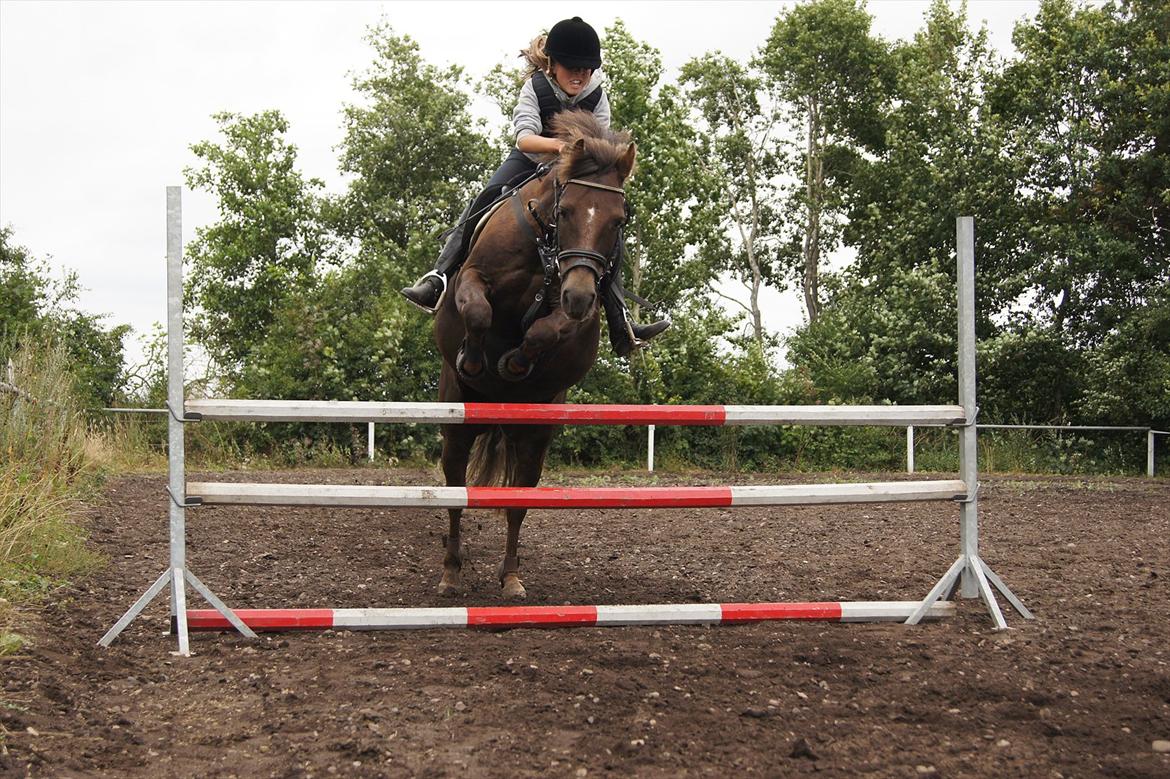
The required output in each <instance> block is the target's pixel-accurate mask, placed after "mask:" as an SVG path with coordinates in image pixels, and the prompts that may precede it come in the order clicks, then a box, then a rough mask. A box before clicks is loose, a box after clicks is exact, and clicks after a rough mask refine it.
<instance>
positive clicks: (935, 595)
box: [904, 557, 967, 625]
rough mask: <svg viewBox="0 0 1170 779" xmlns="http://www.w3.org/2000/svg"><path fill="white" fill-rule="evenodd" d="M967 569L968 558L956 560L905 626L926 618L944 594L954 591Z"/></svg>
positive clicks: (915, 623)
mask: <svg viewBox="0 0 1170 779" xmlns="http://www.w3.org/2000/svg"><path fill="white" fill-rule="evenodd" d="M966 567H967V558H966V557H960V558H959V559H958V560H955V562H953V563H951V567H950V568H948V569H947V572H946V573H944V574H943V577H942V578H941V579H939V580H938V582H937V583H936V584H935V585H934V587H932V588H931V589H930V592H929V593H928V594H927V596H926V598H924V599H923V601H922V603H921V604H920V605H919V606H918V608H917V609H915V610H914V613H913V614H911V615H910V616H909V618H907V620H906V622H905V623H904V624H906V625H917V624H918V623H919V622H920V621H921V620H922V618H923V617H925V616H926V612H928V611H930V607H931V606H933V605H934V604H935V601H937V600H938V599H939V598H940V597H942V595H943V593H944V592H946V593H950V592H952V591H953V590H954V587H955V584H956V582H958V580H959V574H961V573H962V572H963V569H964V568H966Z"/></svg>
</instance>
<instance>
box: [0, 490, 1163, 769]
mask: <svg viewBox="0 0 1170 779" xmlns="http://www.w3.org/2000/svg"><path fill="white" fill-rule="evenodd" d="M213 478H224V477H222V476H215V477H213ZM226 478H229V479H233V478H234V479H242V480H243V479H246V480H272V481H318V482H319V481H330V482H338V483H356V482H359V481H360V482H366V483H383V484H393V483H410V484H433V483H437V479H436V477H435V475H434V474H433V473H431V472H425V471H406V470H396V471H381V470H371V469H366V470H359V471H352V472H346V471H326V472H297V473H271V474H229V475H227V477H226ZM723 478H725V479H727V478H730V477H723ZM853 478H855V479H861V478H870V477H868V476H867V477H860V476H858V475H853ZM872 478H883V477H882V476H874V477H872ZM885 478H889V477H888V476H887V477H885ZM895 478H896V477H895ZM701 479H702V480H700V477H695V478H689V477H686V476H659V477H657V478H656V479H654V480H648V479H647V478H645V477H644V475H643V476H641V477H640V476H638V475H637V474H625V473H620V474H613V475H612V476H609V477H603V476H599V475H597V474H596V473H594V474H588V475H587V474H573V473H560V474H554V475H553V477H552V478H551V480H550V481H548V482H546V483H558V482H559V483H577V484H581V483H591V484H607V483H615V482H618V483H657V484H673V483H678V484H684V483H686V484H691V483H695V484H697V483H720V482H718V481H711V477H710V476H704V477H701ZM804 480H807V479H804ZM821 480H824V481H832V480H834V479H833V478H832V477H829V476H825V477H824V478H823V479H821ZM749 481H751V482H754V483H766V482H769V481H771V482H784V481H792V479H777V478H769V477H756V478H754V479H745V478H743V477H737V478H736V483H747V482H749ZM723 483H730V482H729V481H723ZM166 509H167V498H166V493H165V492H164V478H163V477H161V476H140V477H132V478H126V479H122V480H119V481H115V482H112V483H110V484H109V485H108V490H107V493H106V496H105V500H104V505H103V506H102V507H101V508H99V509H98V510H95V511H94V512H93V514H92V516H91V517H90V518H89V521H90V522H91V524H92V539H91V543H92V545H93V547H94V548H95V549H97V550H98V551H100V552H101V553H102V554H104V555H105V556H106V557H107V558H108V560H109V565H108V567H106V568H104V569H103V570H101V571H99V572H98V573H96V574H94V575H93V576H92V577H90V578H88V579H86V580H83V581H78V582H76V583H75V584H74V585H73V586H71V587H70V588H69V589H67V590H65V591H64V592H62V593H61V594H60V598H59V599H58V600H57V602H56V603H55V604H53V605H52V606H50V607H47V608H45V609H44V610H43V611H42V612H41V613H39V614H38V615H37V616H36V619H37V624H36V625H35V626H34V628H35V629H34V634H33V635H34V643H33V644H32V645H31V646H30V647H28V648H27V649H26V650H25V652H24V653H23V654H22V655H20V656H18V657H15V658H11V659H7V660H5V661H3V662H0V670H2V672H3V689H2V691H0V726H2V727H3V728H4V730H5V731H6V733H4V740H3V742H2V745H3V746H2V747H0V774H4V775H12V776H24V775H31V776H82V775H84V776H91V775H108V776H325V775H331V774H336V775H345V776H423V777H438V776H448V775H458V776H466V777H481V776H484V777H516V776H554V777H555V776H566V777H581V776H649V777H658V776H663V777H665V776H671V777H673V776H719V777H725V776H739V775H749V774H750V775H762V776H794V775H805V774H819V775H824V776H855V775H868V776H877V777H884V776H903V777H930V776H939V777H954V776H980V777H992V776H1025V777H1031V776H1036V777H1059V776H1065V777H1073V776H1077V777H1081V776H1116V777H1131V778H1132V777H1166V776H1170V754H1164V753H1160V752H1158V751H1156V750H1155V745H1154V742H1156V741H1166V740H1170V666H1168V662H1170V618H1168V617H1167V604H1170V570H1168V563H1170V483H1167V482H1166V481H1165V480H1158V481H1152V480H1145V479H1136V478H1135V479H1109V480H1082V479H1070V478H1031V479H1024V478H990V479H988V480H987V481H986V482H985V485H984V490H983V491H982V493H981V514H982V525H981V529H982V552H983V556H984V558H985V559H986V560H987V561H988V562H989V563H990V564H991V565H992V567H993V568H994V569H995V570H996V571H997V572H998V573H999V574H1000V575H1001V576H1002V577H1003V578H1004V580H1005V581H1007V582H1008V584H1009V585H1010V586H1011V587H1012V588H1013V589H1014V590H1015V592H1016V593H1017V594H1018V595H1019V596H1020V597H1021V598H1022V599H1023V600H1024V602H1025V603H1026V604H1027V605H1028V606H1029V607H1030V608H1031V609H1032V610H1033V611H1034V612H1035V613H1036V615H1037V619H1036V621H1035V622H1025V621H1024V620H1022V619H1021V618H1019V617H1018V616H1016V615H1015V614H1009V615H1008V619H1009V623H1010V625H1011V629H1010V630H1008V631H1004V632H995V631H993V630H991V623H990V620H989V619H988V617H987V614H986V612H985V611H984V609H983V607H982V605H981V604H980V603H979V602H978V601H962V602H961V603H960V604H959V614H958V616H957V617H955V618H954V619H951V620H946V621H940V622H935V623H931V624H924V625H921V626H918V627H913V628H910V627H905V626H902V625H892V624H883V625H861V624H825V623H772V624H758V625H750V626H733V627H695V626H692V627H670V628H642V627H630V628H586V629H573V630H557V631H539V630H513V631H506V632H497V633H489V632H472V631H465V630H446V631H443V630H438V631H426V632H403V633H351V632H344V631H342V632H324V633H288V634H280V635H271V634H269V635H267V636H262V637H261V640H260V641H259V642H255V641H248V640H244V639H242V638H240V637H237V636H235V635H231V634H199V635H196V636H193V650H194V656H192V657H190V658H181V657H177V656H175V655H173V654H172V652H173V650H174V649H175V644H174V642H173V640H172V639H171V638H170V637H169V636H166V635H164V633H165V631H166V628H167V620H166V605H165V601H164V600H162V599H160V600H157V601H156V602H155V604H153V605H152V606H151V608H150V609H148V611H147V614H146V615H145V616H144V617H143V618H141V619H139V620H138V621H137V622H136V623H134V625H132V626H131V628H130V629H129V630H127V631H126V633H124V634H123V635H122V637H121V638H119V640H118V641H117V642H115V644H114V646H113V647H112V648H110V649H108V650H103V649H99V648H98V647H97V646H95V643H96V641H97V639H98V638H99V637H100V636H101V635H102V633H103V632H104V631H105V630H106V629H107V628H108V627H109V626H110V625H111V624H112V623H113V622H114V621H115V620H116V619H117V617H118V616H119V614H120V613H121V612H122V611H124V610H125V609H126V608H127V607H128V606H129V605H130V604H131V603H132V602H133V601H134V599H135V598H137V597H138V596H139V595H140V594H141V593H142V591H143V590H144V589H145V588H146V587H147V585H149V584H150V583H151V581H153V580H154V578H155V577H156V576H157V575H158V574H159V573H160V572H161V571H162V570H163V568H164V567H165V566H166V561H167V548H166V541H167V531H166ZM188 516H189V520H188V524H189V530H188V538H189V561H190V565H191V568H192V570H193V571H194V572H195V573H196V574H197V575H198V576H199V577H200V578H201V579H203V581H204V582H206V583H207V584H208V585H209V586H210V587H211V588H212V589H213V590H215V591H216V592H217V593H218V594H219V595H220V596H222V597H223V598H224V599H225V600H226V601H227V602H228V603H229V604H230V605H233V606H238V607H277V606H288V607H291V606H302V607H308V606H320V607H357V606H395V605H416V606H418V605H457V604H462V605H495V604H499V602H500V598H499V594H498V584H497V582H496V581H495V570H496V566H497V564H498V562H499V559H500V556H501V555H502V548H503V521H502V518H500V517H498V516H497V515H495V514H492V513H490V512H486V511H480V512H473V513H471V514H470V515H469V521H468V522H467V523H466V525H465V527H466V528H467V529H468V532H467V537H468V541H469V543H470V545H471V548H472V552H473V554H474V560H473V566H472V568H471V569H470V572H469V575H468V580H469V584H470V586H471V591H470V592H469V593H468V594H467V595H466V596H465V597H463V598H461V599H458V600H457V601H455V602H454V603H452V601H450V600H443V599H441V598H439V597H438V596H437V595H435V584H436V583H437V582H438V578H439V560H440V558H441V555H442V550H441V548H440V536H441V534H442V533H443V532H444V531H445V529H446V518H445V515H443V514H441V513H440V512H438V511H422V510H385V511H378V510H358V509H346V510H324V509H319V508H298V509H283V508H279V509H278V508H272V507H261V508H256V507H240V508H210V507H209V508H203V509H199V510H196V511H192V512H190V513H189V515H188ZM957 523H958V509H957V507H956V506H954V505H946V504H933V503H927V504H901V505H897V504H892V505H884V506H876V505H871V506H826V507H794V508H768V507H765V508H750V509H675V510H666V509H657V510H634V511H621V510H596V511H582V512H568V511H560V512H555V511H534V512H531V513H530V514H529V518H528V519H527V521H526V522H525V526H524V534H523V540H522V554H521V559H522V564H523V574H524V580H525V583H526V586H527V587H528V591H529V600H528V602H529V603H530V604H561V603H566V602H571V603H636V602H642V603H655V602H690V601H712V602H720V601H722V602H728V601H749V600H903V599H905V600H909V599H915V598H919V597H922V596H923V595H924V594H925V593H926V591H927V590H928V589H929V588H930V586H931V585H932V584H933V583H934V581H935V580H936V579H937V578H938V577H939V576H940V575H941V574H942V573H943V572H944V571H945V570H946V568H947V566H948V565H949V564H950V563H951V562H952V560H953V559H954V557H955V556H956V554H957ZM197 605H198V604H197ZM1158 746H1159V747H1161V745H1158Z"/></svg>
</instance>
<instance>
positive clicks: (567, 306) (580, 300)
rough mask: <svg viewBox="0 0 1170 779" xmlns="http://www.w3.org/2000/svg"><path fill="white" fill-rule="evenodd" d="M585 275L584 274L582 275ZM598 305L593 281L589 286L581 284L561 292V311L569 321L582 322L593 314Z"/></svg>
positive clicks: (590, 281)
mask: <svg viewBox="0 0 1170 779" xmlns="http://www.w3.org/2000/svg"><path fill="white" fill-rule="evenodd" d="M582 275H583V274H582ZM596 304H597V288H596V285H594V284H593V282H592V279H590V280H589V284H588V286H586V285H584V284H581V285H579V286H574V287H565V288H564V289H562V290H561V309H562V310H563V311H564V312H565V315H566V316H567V317H569V319H575V320H577V321H580V320H582V319H585V317H587V316H589V314H591V313H592V312H593V307H594V306H595V305H596Z"/></svg>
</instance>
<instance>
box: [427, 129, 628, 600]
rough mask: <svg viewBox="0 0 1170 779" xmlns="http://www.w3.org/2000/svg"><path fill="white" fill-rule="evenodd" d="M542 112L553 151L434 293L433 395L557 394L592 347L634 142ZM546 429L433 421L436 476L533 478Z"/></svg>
mask: <svg viewBox="0 0 1170 779" xmlns="http://www.w3.org/2000/svg"><path fill="white" fill-rule="evenodd" d="M551 124H552V128H553V131H554V133H555V135H556V137H558V138H560V139H561V140H562V141H564V147H563V150H562V152H561V153H560V155H559V156H558V157H557V158H556V160H555V162H553V163H552V166H551V168H549V169H547V172H546V173H544V175H540V170H539V169H538V173H537V175H536V177H534V178H533V179H532V180H530V181H528V182H527V183H525V184H524V185H523V186H521V187H520V188H519V189H518V190H517V191H515V192H513V193H512V194H511V197H510V198H508V201H514V202H511V203H510V204H509V202H504V203H503V204H502V205H501V206H500V207H498V208H497V209H496V210H495V211H493V212H490V214H489V215H488V216H487V217H485V221H483V222H482V223H481V225H480V227H479V232H478V235H477V237H476V238H475V239H474V243H473V244H472V246H471V249H470V250H469V253H468V256H467V259H466V261H465V262H464V264H463V267H462V268H461V269H460V271H459V272H458V273H457V274H456V276H455V277H454V278H453V279H452V280H451V283H450V289H448V290H446V292H445V294H444V296H443V300H442V301H440V303H439V307H438V311H437V312H436V316H435V330H434V334H435V341H436V343H437V344H438V347H439V351H440V353H441V354H442V357H443V363H442V369H441V373H440V375H439V400H440V401H443V402H517V403H564V402H565V396H566V394H567V392H568V390H569V388H570V387H572V386H573V385H574V384H576V383H577V382H579V381H580V380H581V379H582V378H584V377H585V375H586V373H588V372H589V369H590V368H591V367H592V366H593V363H594V362H595V361H596V359H597V348H598V338H599V334H600V327H601V324H600V317H599V315H598V311H599V300H600V289H601V283H602V282H603V281H604V278H605V275H606V273H607V272H608V270H609V267H610V263H611V262H613V261H614V259H615V258H619V257H620V253H619V252H618V248H619V242H620V241H621V240H622V228H623V226H624V224H625V221H626V219H627V210H626V202H625V193H624V190H623V189H622V186H623V184H624V182H625V181H626V179H628V178H629V176H630V173H631V172H632V170H633V167H634V158H635V155H636V147H635V145H634V143H633V141H632V140H631V139H630V136H629V134H628V133H624V132H622V133H618V132H613V131H610V130H608V129H607V128H604V127H602V126H601V125H600V124H599V123H598V122H597V120H596V119H595V118H594V117H593V115H592V114H591V113H587V112H583V111H563V112H561V113H560V114H558V115H557V116H556V117H554V119H553V121H552V123H551ZM562 247H568V248H562ZM529 320H533V321H531V322H530V321H529ZM525 325H527V327H525ZM553 432H554V427H553V426H551V425H443V426H442V438H443V450H442V458H441V462H442V469H443V475H444V478H445V480H446V483H447V486H449V487H464V486H467V484H468V483H469V481H470V483H472V484H478V485H487V484H502V485H503V486H517V487H534V486H536V484H537V483H538V482H539V481H540V476H541V472H542V471H543V468H544V460H545V455H546V453H547V451H548V447H549V443H550V442H551V440H552V435H553ZM448 513H449V520H450V521H449V529H448V533H447V535H446V536H445V538H444V547H445V554H444V556H443V575H442V579H441V580H440V582H439V585H438V591H439V593H440V594H441V595H457V594H460V593H462V592H463V591H464V587H463V579H462V568H463V563H464V561H465V559H466V550H465V548H464V545H463V544H462V542H461V540H460V519H461V517H462V514H463V511H462V509H448ZM506 513H507V521H508V533H507V541H506V543H505V549H504V559H503V561H502V562H501V564H500V567H499V569H498V577H499V580H500V586H501V588H502V592H503V596H504V597H505V598H507V599H511V600H517V599H522V598H524V597H525V594H526V593H525V589H524V585H523V583H522V582H521V579H520V558H519V554H518V551H517V549H518V546H519V542H520V525H521V523H522V522H523V521H524V516H525V514H526V513H527V510H526V509H508V510H507V512H506Z"/></svg>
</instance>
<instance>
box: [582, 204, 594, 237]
mask: <svg viewBox="0 0 1170 779" xmlns="http://www.w3.org/2000/svg"><path fill="white" fill-rule="evenodd" d="M595 216H597V206H589V208H588V209H586V211H585V224H584V225H583V226H582V227H583V230H582V232H585V231H586V230H588V229H589V226H590V225H592V224H593V218H594V217H595Z"/></svg>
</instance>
